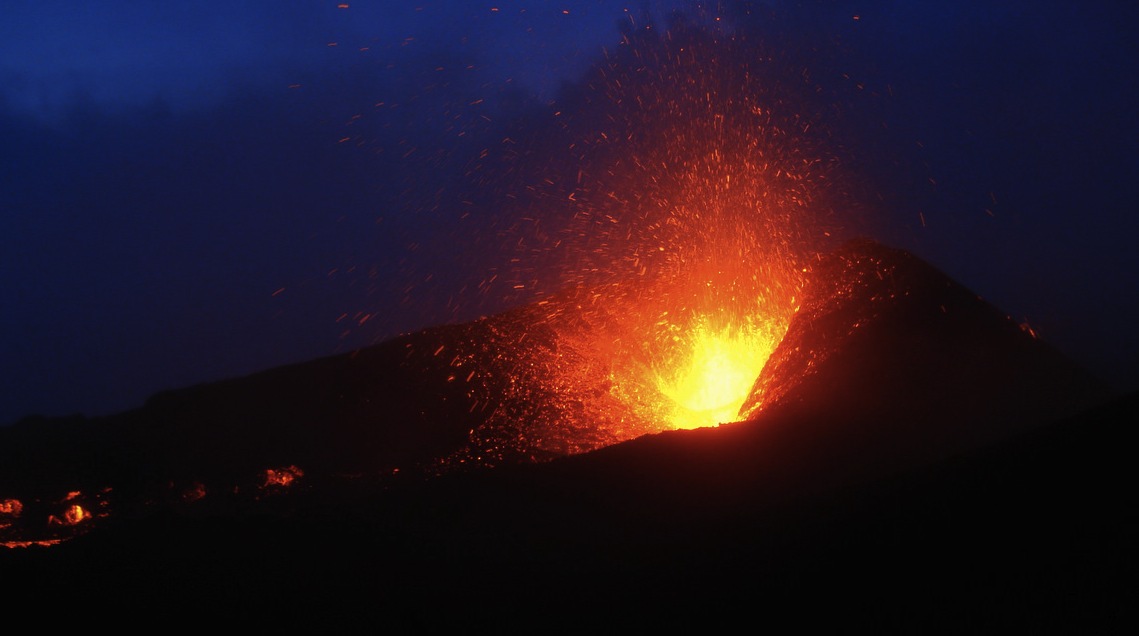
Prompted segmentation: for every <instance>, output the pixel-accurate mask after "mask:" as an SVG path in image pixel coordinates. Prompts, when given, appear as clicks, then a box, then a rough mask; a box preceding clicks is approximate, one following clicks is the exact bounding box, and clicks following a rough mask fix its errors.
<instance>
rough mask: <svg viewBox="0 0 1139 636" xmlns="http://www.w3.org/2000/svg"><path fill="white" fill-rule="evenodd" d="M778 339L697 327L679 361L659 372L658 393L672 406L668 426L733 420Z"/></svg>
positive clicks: (744, 331) (752, 328)
mask: <svg viewBox="0 0 1139 636" xmlns="http://www.w3.org/2000/svg"><path fill="white" fill-rule="evenodd" d="M777 337H778V336H777V335H776V334H773V333H769V332H766V333H765V330H763V329H761V328H758V327H755V326H750V327H747V328H737V329H730V328H724V329H720V330H715V329H713V328H711V327H709V326H708V325H706V324H699V325H698V326H697V327H696V328H695V329H693V330H692V331H691V333H690V334H689V335H688V338H687V340H686V342H685V346H684V347H682V350H683V351H682V353H683V355H680V356H678V357H679V358H680V359H679V360H678V361H676V362H675V363H673V364H670V365H662V366H664V368H662V369H660V370H659V371H658V375H657V378H656V386H657V389H659V390H660V392H661V394H662V395H664V397H666V398H667V399H668V400H669V401H670V402H671V409H669V410H670V412H669V413H668V415H667V418H668V421H669V422H670V423H671V424H672V425H673V426H674V427H676V428H696V427H702V426H715V425H718V424H722V423H725V422H734V421H736V420H738V419H739V412H740V407H741V406H743V403H744V400H745V399H746V398H747V396H748V392H749V391H750V390H751V387H752V385H753V384H754V383H755V379H756V377H758V376H759V372H760V371H762V370H763V364H764V363H765V362H766V361H767V358H768V357H770V356H771V352H772V351H773V350H774V349H775V345H776V344H778V340H777Z"/></svg>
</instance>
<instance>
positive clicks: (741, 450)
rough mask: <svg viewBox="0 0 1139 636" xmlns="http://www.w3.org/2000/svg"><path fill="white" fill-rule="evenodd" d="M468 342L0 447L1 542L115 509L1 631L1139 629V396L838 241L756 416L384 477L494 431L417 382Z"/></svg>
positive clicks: (890, 256)
mask: <svg viewBox="0 0 1139 636" xmlns="http://www.w3.org/2000/svg"><path fill="white" fill-rule="evenodd" d="M456 329H458V331H459V332H461V333H462V334H463V338H468V337H472V334H473V336H474V337H476V338H481V337H482V336H480V335H479V333H480V332H479V331H478V330H479V329H480V327H478V326H477V325H476V326H460V327H458V328H456ZM456 333H457V332H456V331H448V330H441V331H430V332H425V333H423V334H416V335H413V336H410V337H409V339H408V340H407V341H399V342H396V343H388V344H386V345H381V346H380V347H378V348H377V349H375V350H372V351H369V352H362V353H361V354H360V355H357V356H351V357H342V358H333V359H327V360H321V361H314V362H313V363H310V364H307V365H301V366H297V367H292V368H287V369H279V370H272V371H269V372H266V373H264V374H259V375H256V376H252V377H250V378H245V379H240V380H234V381H228V382H225V383H219V384H217V385H207V386H204V387H196V388H193V389H188V390H185V391H181V392H174V393H172V394H168V395H164V396H157V397H156V399H154V400H152V401H151V402H150V403H148V404H147V405H146V406H145V407H143V408H141V409H139V410H138V411H135V412H131V413H127V414H123V415H122V416H119V417H117V418H111V419H109V420H104V421H89V420H83V419H82V418H79V419H77V420H74V421H63V420H61V421H56V420H50V419H41V420H28V421H24V422H21V423H20V424H18V425H17V426H14V427H9V428H7V429H0V433H2V434H3V437H2V438H0V442H3V446H0V459H2V460H3V463H2V464H0V501H4V500H5V498H9V499H8V500H9V501H11V500H14V499H16V498H20V500H21V501H23V502H25V506H26V507H25V509H24V514H23V516H22V517H19V518H17V517H15V516H14V515H13V514H9V516H8V518H7V523H8V527H7V529H6V530H5V532H7V535H6V538H7V539H9V540H11V539H12V538H14V537H17V535H18V534H19V533H20V532H25V533H26V534H27V536H29V537H31V536H33V535H35V533H36V532H41V533H43V532H49V533H50V532H62V531H63V530H60V529H54V528H55V527H54V526H51V527H48V526H45V527H44V528H34V527H25V525H26V520H27V519H28V518H30V516H31V512H30V511H31V510H32V509H33V507H34V506H33V502H35V501H47V499H48V495H49V494H50V491H51V489H52V488H65V487H66V488H72V487H74V488H76V490H86V491H91V490H94V489H96V488H98V487H100V486H102V487H104V491H103V492H105V493H110V494H106V495H105V496H103V499H102V500H101V501H102V502H103V503H104V504H106V505H107V506H108V507H109V508H113V512H112V513H110V514H108V515H106V516H105V517H104V518H98V519H96V520H95V521H96V523H95V524H94V526H93V528H94V529H91V530H89V531H86V532H81V533H80V532H77V533H75V535H74V538H71V539H70V540H67V541H64V542H63V543H61V544H59V545H55V546H51V547H40V546H30V547H24V548H10V549H0V585H2V587H3V594H2V597H0V598H3V600H4V603H3V606H4V607H5V608H6V610H7V611H6V613H7V614H8V615H9V616H13V617H15V616H22V617H23V618H25V619H27V620H30V621H33V622H35V621H41V622H42V625H44V626H48V625H52V626H55V625H64V624H71V625H78V626H82V627H87V626H96V625H99V624H106V625H116V626H118V625H140V626H141V625H150V626H152V627H154V628H158V629H165V628H168V627H173V626H178V627H187V628H190V627H200V628H211V629H213V628H219V627H225V626H248V627H254V628H256V629H271V628H291V629H294V630H296V629H305V628H323V629H326V630H332V629H335V630H340V629H348V628H354V629H359V628H363V629H367V630H369V631H377V632H386V631H395V632H397V633H398V632H415V631H421V630H430V631H439V630H441V629H464V630H467V629H472V628H484V629H489V630H496V631H504V630H505V631H525V632H551V631H573V632H585V631H589V632H594V631H603V632H627V631H640V630H644V629H651V628H670V629H673V630H676V629H686V628H709V629H717V628H726V627H727V626H731V625H738V624H743V625H746V626H747V627H748V628H754V629H765V628H767V629H788V628H790V629H794V630H795V631H802V630H806V629H809V628H813V627H828V628H841V629H844V630H852V629H853V630H865V631H875V632H878V631H895V632H906V633H979V632H1001V633H1006V632H1009V631H1016V632H1024V633H1040V632H1069V633H1071V632H1075V633H1123V632H1131V631H1133V630H1134V627H1135V624H1136V622H1137V621H1136V616H1135V610H1136V605H1137V600H1139V599H1137V591H1139V586H1137V581H1136V572H1137V571H1139V570H1137V567H1136V566H1137V565H1139V563H1137V562H1136V555H1135V543H1134V537H1136V530H1137V528H1136V515H1135V511H1136V509H1137V508H1136V503H1137V501H1136V494H1135V491H1134V487H1133V484H1134V483H1135V482H1136V479H1135V474H1134V473H1135V472H1136V471H1135V463H1134V460H1133V455H1134V451H1133V446H1132V445H1131V444H1130V443H1129V441H1130V429H1131V428H1132V427H1133V426H1134V424H1135V423H1136V422H1139V394H1129V395H1122V396H1120V395H1113V394H1111V393H1110V392H1108V391H1106V390H1105V389H1103V388H1102V386H1101V385H1100V384H1099V383H1098V382H1097V381H1095V380H1094V379H1093V378H1090V377H1089V376H1087V375H1086V374H1084V373H1083V372H1082V371H1080V370H1079V369H1077V368H1076V367H1075V366H1073V365H1071V364H1070V363H1069V362H1068V361H1067V360H1066V359H1065V358H1063V356H1061V355H1059V354H1058V353H1056V352H1055V351H1053V350H1051V349H1050V348H1049V347H1048V346H1047V345H1046V344H1044V343H1042V342H1040V341H1038V340H1036V339H1035V338H1033V337H1032V336H1031V335H1029V334H1026V333H1024V332H1023V331H1022V330H1020V329H1018V328H1017V327H1016V325H1014V324H1011V323H1009V322H1008V321H1007V320H1006V319H1005V318H1004V317H1003V316H1001V315H1000V314H999V312H996V311H995V310H994V309H993V308H992V307H990V306H988V305H987V304H985V303H984V302H983V301H981V300H980V299H978V298H976V296H974V295H972V294H970V293H968V291H967V290H964V289H962V288H960V287H959V286H957V285H956V284H955V283H953V282H952V281H950V280H948V279H946V278H945V277H944V276H942V275H941V274H940V273H939V272H937V271H936V270H934V269H933V268H930V267H929V266H928V265H926V264H924V263H921V262H920V261H918V260H917V259H915V258H913V257H912V256H910V255H908V254H905V253H901V252H896V251H893V250H889V249H887V248H883V247H881V246H877V245H873V244H855V245H852V246H848V248H847V249H846V250H844V251H840V252H838V253H836V254H834V255H832V256H831V257H830V258H829V259H828V260H825V261H824V262H823V263H822V264H821V265H820V267H819V270H818V272H817V273H816V279H815V282H814V289H813V291H812V292H811V293H809V294H808V295H807V296H806V300H805V301H804V305H803V309H802V310H801V312H800V315H799V316H798V317H797V318H796V319H795V321H793V322H792V325H791V329H790V331H789V332H788V335H787V337H786V338H785V339H784V341H783V343H782V344H781V345H780V348H779V349H778V350H777V351H776V354H775V355H774V356H773V357H772V362H770V363H769V364H768V367H767V368H766V369H765V370H764V372H763V374H762V375H761V376H760V378H759V379H758V380H757V383H756V388H755V390H754V391H753V396H752V400H751V404H752V406H756V405H761V406H762V408H756V409H755V410H753V411H752V414H751V415H750V416H749V417H748V418H747V420H746V421H743V422H740V423H737V424H731V425H723V426H720V427H717V428H705V429H697V430H693V431H669V432H664V433H659V434H649V435H644V436H640V437H636V438H634V439H631V440H628V441H625V442H622V443H617V444H613V445H609V446H605V447H602V448H599V449H597V450H592V451H590V452H583V453H577V454H568V455H565V456H561V457H557V458H554V459H552V460H546V459H543V460H542V461H520V462H512V463H511V462H507V463H502V462H499V463H497V464H496V465H495V466H493V467H487V466H481V467H480V466H475V467H473V468H471V469H470V470H461V471H452V472H446V473H444V474H432V475H428V474H425V473H420V472H417V471H413V470H404V471H402V472H395V471H394V470H390V467H391V466H397V465H403V466H409V465H413V464H414V463H415V462H411V460H412V459H415V458H424V457H432V456H438V455H441V454H447V453H451V452H453V451H454V450H455V449H456V448H458V447H461V446H462V445H463V444H465V443H469V440H470V439H473V437H470V436H469V435H473V431H475V430H476V429H478V428H479V427H480V426H487V425H488V424H487V420H486V418H485V417H484V416H481V415H479V414H478V413H479V411H478V410H472V409H471V408H469V407H468V405H467V404H465V403H464V402H463V399H464V396H466V397H467V398H469V395H470V393H469V392H459V393H454V392H450V393H449V392H448V391H450V390H451V389H447V388H440V387H447V386H449V385H448V384H447V383H445V382H442V381H440V380H439V377H442V375H441V374H443V373H444V372H445V371H446V370H445V369H443V370H438V369H435V370H433V369H432V368H431V365H430V364H429V361H430V360H431V359H432V356H424V357H421V358H419V357H415V356H411V357H408V355H407V354H406V352H407V351H410V350H411V349H412V348H417V349H421V350H423V351H434V350H436V348H437V345H436V344H435V343H436V342H437V341H443V340H446V339H448V338H452V339H454V338H457V337H458V336H456V335H455V334H456ZM505 340H509V338H506V339H505ZM451 342H452V341H451V340H446V343H444V344H447V343H451ZM409 343H411V344H416V343H418V344H416V347H411V348H409V347H408V344H409ZM448 346H450V345H448ZM409 360H410V361H411V362H414V364H411V365H410V366H408V365H409ZM377 378H379V379H382V380H384V381H383V382H377V381H376V379H377ZM745 408H747V406H746V405H745ZM317 421H319V422H320V426H319V427H318V426H316V425H315V424H314V422H317ZM370 458H371V459H370ZM369 461H370V462H372V463H371V465H372V466H379V467H380V468H381V469H382V470H374V471H373V472H371V473H364V472H361V469H362V467H364V466H368V465H369ZM289 463H294V464H297V465H303V466H304V467H305V469H306V470H305V472H304V476H303V478H300V479H298V480H297V481H296V483H294V484H292V485H290V486H288V487H287V489H286V488H284V487H282V489H281V490H279V491H273V490H272V489H269V490H266V489H264V488H262V489H260V490H258V489H257V488H256V485H255V484H249V485H241V486H234V487H233V488H232V491H231V492H229V493H228V494H230V495H232V496H230V497H229V498H228V499H225V500H224V502H221V500H220V499H219V497H218V495H211V497H207V498H204V499H201V500H200V501H198V502H197V503H193V501H192V500H193V498H192V497H191V498H187V499H185V500H183V501H181V502H179V501H173V500H172V501H163V500H162V497H163V496H167V497H169V496H170V493H171V492H181V493H183V494H185V493H188V492H192V491H193V488H192V487H190V486H187V484H190V483H191V482H190V478H191V477H194V478H196V479H200V480H203V481H204V482H207V485H208V486H209V489H210V492H211V493H217V492H218V489H217V487H216V486H215V485H214V483H215V482H214V481H211V480H215V481H216V483H236V482H235V481H232V480H237V479H239V478H240V476H241V475H242V474H246V473H248V474H252V469H253V468H263V467H265V466H280V465H284V464H289ZM207 464H208V466H206V465H207ZM207 468H208V469H207ZM192 469H196V470H197V472H196V473H194V472H193V470H192ZM246 469H248V470H246ZM243 470H246V473H243V472H242V471H243ZM381 475H382V477H381ZM226 479H230V480H231V481H229V482H226V481H224V480H226ZM182 480H185V483H183V482H182ZM193 483H198V482H193ZM176 485H177V487H175V486H176ZM199 485H201V484H199ZM262 486H264V484H262ZM179 488H183V489H182V490H179ZM203 488H204V486H203ZM239 493H240V494H242V495H243V496H244V498H242V497H239V496H238V494H239ZM245 493H255V494H253V495H247V496H246V495H245ZM93 510H94V511H95V512H96V513H98V510H99V509H98V508H93ZM0 520H2V519H0ZM21 524H25V525H21ZM77 527H83V526H77ZM43 536H47V535H43ZM36 608H42V609H36Z"/></svg>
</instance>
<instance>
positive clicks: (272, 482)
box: [261, 466, 305, 488]
mask: <svg viewBox="0 0 1139 636" xmlns="http://www.w3.org/2000/svg"><path fill="white" fill-rule="evenodd" d="M304 474H305V473H304V471H303V470H301V469H300V468H297V467H296V466H285V467H284V468H276V469H274V468H268V469H266V470H265V474H264V475H263V476H262V482H261V487H262V488H271V487H279V488H287V487H289V486H292V485H293V484H294V483H295V482H296V481H297V480H298V479H300V478H301V477H303V476H304Z"/></svg>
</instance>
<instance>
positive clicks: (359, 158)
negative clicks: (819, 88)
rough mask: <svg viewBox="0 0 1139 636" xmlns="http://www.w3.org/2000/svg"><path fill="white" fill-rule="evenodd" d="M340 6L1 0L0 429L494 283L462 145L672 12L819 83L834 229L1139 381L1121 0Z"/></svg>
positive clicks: (291, 351) (195, 378)
mask: <svg viewBox="0 0 1139 636" xmlns="http://www.w3.org/2000/svg"><path fill="white" fill-rule="evenodd" d="M337 4H338V3H337V2H323V1H312V2H286V3H282V2H269V1H267V0H256V1H247V2H217V3H212V2H194V3H153V2H134V1H128V0H114V1H106V2H99V3H90V2H79V1H75V0H71V1H63V0H59V1H47V0H43V1H36V2H32V1H18V0H12V1H5V2H3V3H2V4H0V18H2V19H0V140H2V146H0V150H2V152H0V299H2V300H0V360H2V361H3V364H2V367H0V368H2V373H3V376H2V377H0V386H2V387H3V390H2V391H0V423H10V422H13V421H15V420H17V419H18V418H19V417H21V416H24V415H28V414H32V413H38V414H44V415H67V414H72V413H83V414H86V415H102V414H108V413H113V412H116V411H120V410H125V409H128V408H132V407H134V406H138V405H140V404H141V403H142V402H143V400H145V398H146V397H147V396H148V395H150V394H152V393H154V392H155V391H158V390H162V389H169V388H177V387H182V386H187V385H190V384H195V383H199V382H206V381H212V380H218V379H222V378H227V377H233V376H237V375H244V374H247V373H251V372H255V371H259V370H262V369H266V368H270V367H273V366H277V365H280V364H286V363H291V362H299V361H303V360H308V359H312V358H315V357H319V356H324V355H330V354H333V353H338V352H343V351H349V350H351V349H353V348H356V347H360V346H364V345H368V344H372V343H375V342H378V341H381V340H383V339H386V338H389V337H391V336H393V335H395V334H398V333H401V332H406V331H411V330H414V329H418V328H422V327H425V326H428V325H431V324H436V323H440V322H447V321H454V320H465V319H469V318H472V317H475V316H477V315H479V314H480V313H485V312H487V311H491V310H494V309H496V308H497V307H498V305H496V301H495V297H494V296H493V294H492V295H491V296H490V297H488V296H486V295H485V294H484V295H482V296H479V297H477V298H473V299H472V290H471V288H470V286H469V283H470V281H471V280H474V281H478V280H479V279H480V277H481V276H480V272H477V271H468V270H469V269H470V263H471V262H472V261H469V260H462V259H457V258H456V257H455V256H456V255H457V254H460V253H466V252H468V251H470V250H471V249H476V248H471V243H470V242H469V239H472V238H477V235H478V231H485V232H487V233H493V231H494V230H493V228H494V224H495V220H494V213H493V206H491V205H489V204H487V203H486V202H488V201H489V202H493V201H494V200H495V198H496V195H499V194H500V193H499V192H496V191H494V190H493V189H491V190H490V191H483V192H480V193H479V196H480V197H481V199H480V201H481V202H480V204H479V205H481V206H482V207H478V208H477V209H474V210H470V209H465V208H464V206H467V205H469V204H467V203H464V201H465V200H466V199H464V194H463V192H462V187H460V186H459V185H458V184H462V183H465V181H464V178H465V175H468V174H469V170H470V168H469V167H470V165H471V162H472V161H474V160H476V159H477V158H478V156H479V153H480V151H481V150H482V149H483V148H486V147H488V146H490V145H491V144H494V143H499V142H501V139H502V137H503V136H504V135H510V134H516V133H519V132H522V133H527V134H530V135H531V136H533V137H536V138H541V137H542V129H541V126H542V123H541V121H542V120H541V118H540V117H537V116H534V115H533V113H537V112H547V111H549V110H550V108H551V105H552V106H555V107H556V105H557V104H558V102H559V100H560V99H562V98H563V97H565V96H567V95H572V94H574V91H580V90H582V89H581V87H580V86H578V85H577V82H578V80H579V78H580V76H581V74H582V73H583V72H584V71H585V70H586V69H587V68H588V67H589V66H590V65H592V64H595V63H598V62H599V61H600V60H602V59H603V57H602V55H603V48H604V49H605V50H606V51H612V50H614V49H615V48H616V47H617V46H618V43H619V41H620V37H621V34H620V32H619V30H618V24H619V22H621V21H623V20H626V21H627V20H628V19H630V18H631V19H632V21H633V22H634V23H636V24H637V25H638V26H640V25H643V24H644V22H643V15H644V11H645V10H649V11H650V13H651V15H652V16H653V18H654V21H655V22H656V24H657V26H658V27H661V26H663V25H664V24H666V23H667V15H668V13H669V12H670V11H671V10H673V9H675V8H680V7H683V8H688V9H689V11H690V13H697V14H699V15H700V16H701V18H702V19H703V20H708V21H714V20H713V19H714V18H715V17H720V18H722V20H721V21H720V22H717V23H715V24H716V28H720V29H730V30H733V32H736V33H746V34H748V36H749V37H751V38H758V39H763V38H767V39H769V40H770V41H771V42H773V43H777V44H778V45H779V46H781V47H784V49H785V50H786V52H787V53H786V55H785V58H786V59H787V60H788V61H787V62H785V63H786V64H787V65H788V67H789V68H791V67H794V68H796V69H807V70H809V71H810V74H811V76H812V77H813V78H816V79H815V81H817V82H819V83H820V85H823V86H834V87H836V90H835V92H834V95H835V96H836V97H835V98H834V100H835V101H834V103H833V104H832V108H830V109H829V112H830V114H831V116H832V121H833V122H834V124H835V126H836V130H837V131H838V132H837V133H836V135H835V140H836V142H835V143H836V144H839V145H841V146H842V147H843V153H844V156H845V157H847V159H846V161H845V162H844V164H843V169H844V170H846V171H847V174H848V176H849V177H851V178H852V179H854V180H855V181H856V182H857V183H858V184H859V185H860V187H861V188H862V190H860V193H859V195H858V196H859V197H861V198H862V203H863V206H862V207H861V208H860V209H861V210H863V211H862V212H859V213H858V214H853V213H852V214H851V218H850V219H847V220H844V219H842V218H841V215H840V218H839V224H840V225H843V226H845V229H846V230H848V231H850V232H852V233H868V234H872V235H874V236H875V237H876V238H879V239H880V240H882V241H884V242H887V243H889V244H892V245H894V246H897V247H903V248H907V249H911V250H913V251H915V252H916V253H918V254H919V255H920V256H923V257H924V258H926V259H927V260H929V261H930V262H932V263H933V264H935V265H937V266H939V267H940V268H942V269H943V270H945V271H946V272H947V273H949V274H950V275H951V276H953V277H955V278H957V279H958V280H959V281H961V282H963V283H964V284H966V285H967V286H969V287H970V288H972V289H973V290H974V291H976V292H978V293H979V294H981V295H982V296H983V297H985V298H986V299H988V300H990V301H992V302H993V303H994V304H996V305H997V306H998V307H1000V308H1001V309H1002V310H1004V311H1006V312H1007V313H1008V314H1009V315H1011V316H1012V317H1014V318H1015V319H1017V320H1018V321H1024V322H1027V323H1028V324H1030V325H1032V327H1033V328H1034V329H1035V330H1036V331H1037V332H1038V333H1039V334H1040V335H1041V337H1043V338H1044V339H1045V340H1048V341H1050V342H1052V343H1053V344H1055V345H1056V346H1057V347H1059V348H1060V349H1061V350H1063V351H1065V352H1067V353H1068V354H1070V355H1071V356H1072V357H1073V358H1075V359H1076V360H1077V361H1079V362H1081V363H1083V364H1084V365H1085V366H1087V367H1088V368H1090V369H1091V370H1092V371H1094V372H1096V373H1098V374H1100V375H1101V376H1103V377H1105V378H1106V379H1108V380H1109V381H1111V382H1113V383H1115V384H1116V386H1117V387H1118V388H1120V389H1134V388H1139V335H1137V334H1139V330H1136V329H1135V327H1134V326H1135V325H1137V324H1139V293H1137V292H1139V250H1136V249H1135V248H1134V240H1135V236H1136V230H1137V229H1139V227H1137V226H1139V222H1137V220H1136V216H1137V215H1136V211H1137V207H1139V206H1137V203H1139V195H1137V192H1139V189H1137V188H1136V187H1135V186H1136V184H1137V183H1139V179H1137V177H1139V137H1137V132H1136V131H1137V128H1136V126H1134V124H1133V117H1134V116H1135V113H1137V112H1139V100H1137V97H1139V88H1137V85H1136V73H1135V71H1136V68H1135V67H1136V60H1137V59H1139V51H1136V45H1135V44H1134V42H1135V38H1134V37H1133V34H1134V32H1135V30H1136V27H1139V10H1137V9H1135V8H1132V5H1131V4H1130V3H1125V2H1110V1H1105V0H1096V1H1092V2H1085V3H1070V2H1051V1H1043V2H1041V1H1030V0H1021V1H1009V2H981V1H979V0H966V1H958V2H944V3H913V2H904V1H901V0H897V1H889V0H870V1H865V2H811V1H804V2H790V1H788V2H777V1H776V2H752V3H745V2H727V1H725V2H722V3H719V4H715V3H713V6H712V7H711V8H707V6H706V7H705V9H706V10H705V11H696V10H693V9H692V8H691V7H693V6H695V5H694V4H692V3H687V2H683V1H680V0H677V1H675V2H664V1H657V2H646V3H629V4H626V3H621V2H616V1H610V0H596V1H591V2H573V3H570V2H561V3H557V2H539V1H507V2H498V3H491V2H470V1H461V2H460V1H457V0H453V1H449V2H444V1H435V2H432V1H429V0H424V1H423V2H417V3H392V2H380V1H375V2H363V1H349V2H348V3H347V4H348V5H349V6H348V7H347V8H338V6H337ZM702 4H704V5H707V4H708V3H702ZM392 5H397V6H398V7H399V8H392ZM626 7H628V8H626ZM749 9H750V10H749ZM773 14H774V15H773ZM856 18H857V19H856ZM740 63H743V64H746V63H747V61H746V60H741V61H740ZM527 122H529V123H527ZM839 140H841V141H839ZM483 167H484V168H487V167H489V168H491V169H493V167H494V166H493V164H484V166H483ZM866 210H871V212H870V213H869V214H868V213H867V212H866ZM471 218H474V219H475V221H471V220H470V219H471ZM480 219H484V220H480ZM460 221H461V222H460ZM472 228H474V229H475V230H477V231H474V232H472ZM476 242H477V241H476ZM476 262H477V261H476ZM464 285H466V286H467V287H465V288H464Z"/></svg>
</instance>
